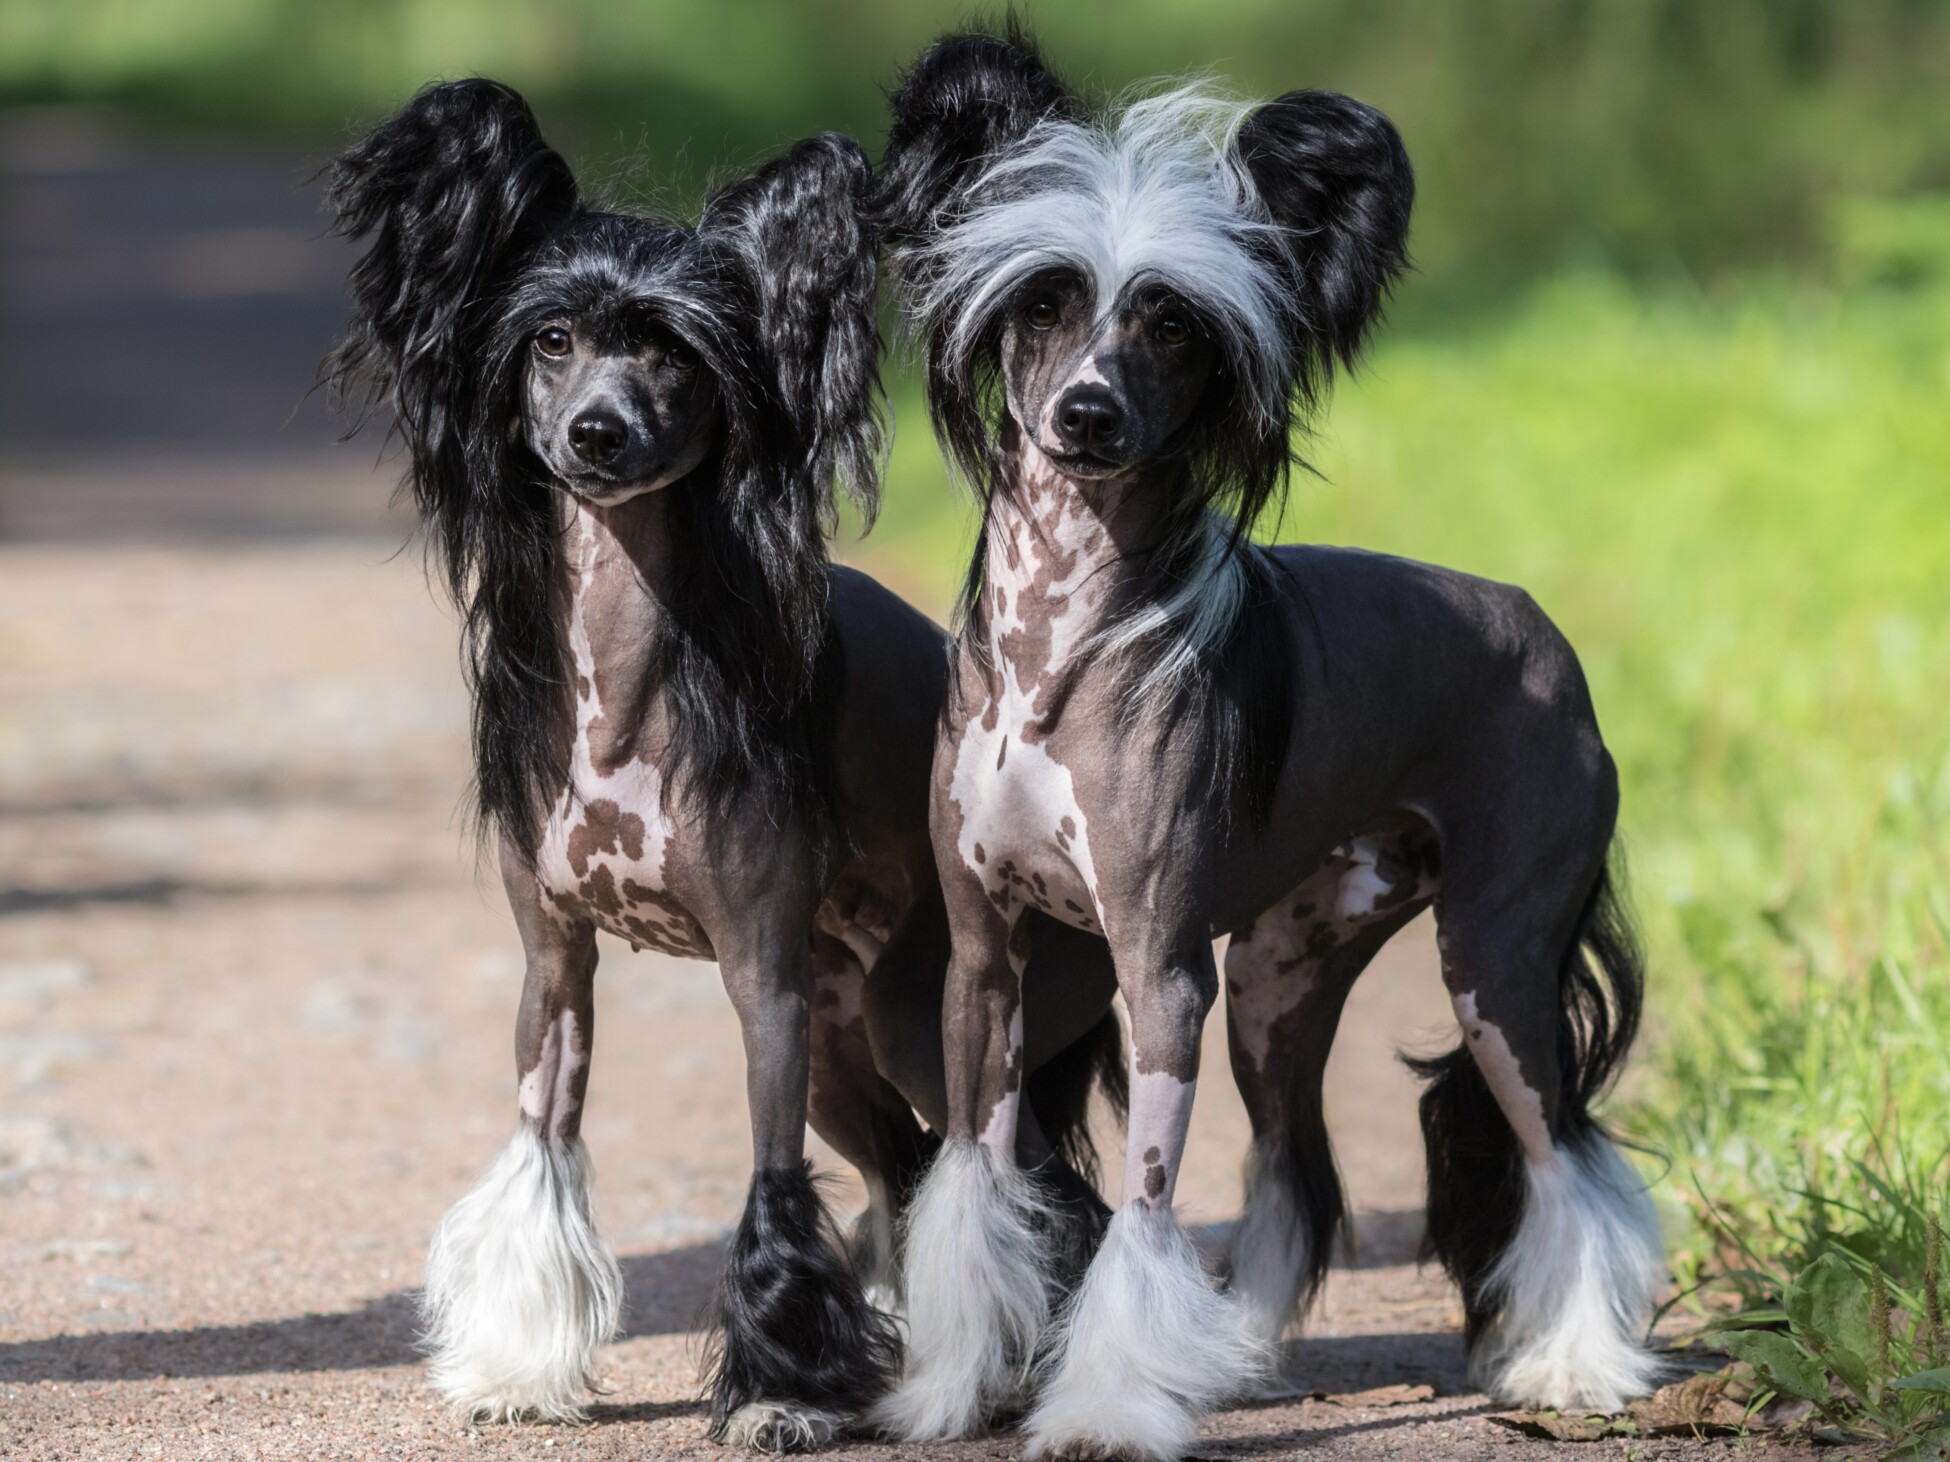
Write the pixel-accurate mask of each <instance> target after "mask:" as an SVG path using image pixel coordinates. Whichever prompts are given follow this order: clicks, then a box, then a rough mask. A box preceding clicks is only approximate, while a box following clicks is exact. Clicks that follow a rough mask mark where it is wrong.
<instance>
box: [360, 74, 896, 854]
mask: <svg viewBox="0 0 1950 1462" xmlns="http://www.w3.org/2000/svg"><path fill="white" fill-rule="evenodd" d="M870 180H871V173H870V171H869V169H868V166H867V162H866V159H865V157H864V155H862V153H861V152H860V149H859V148H858V147H857V146H856V145H855V144H853V143H852V142H851V141H849V140H847V139H845V138H842V137H838V136H832V135H829V136H825V137H820V138H816V139H812V140H810V141H807V142H803V143H801V144H799V145H798V146H797V147H795V148H794V149H792V151H791V152H789V153H788V154H786V155H785V156H783V157H780V158H778V159H775V160H774V161H772V162H771V163H768V164H767V165H766V166H765V167H763V168H761V169H760V170H759V171H758V172H756V173H755V174H753V175H752V176H750V177H747V178H745V179H742V180H740V181H738V182H736V183H733V184H732V185H730V186H729V187H727V188H726V189H724V190H723V191H721V192H720V193H718V194H717V195H716V196H714V197H713V198H712V199H711V200H710V201H709V202H708V203H707V205H706V208H705V212H704V217H703V220H702V222H701V223H700V225H699V226H698V228H697V229H695V230H691V229H687V228H683V227H681V226H679V225H676V224H672V223H667V222H662V221H659V220H654V219H647V218H634V217H626V216H623V215H619V214H613V213H601V212H597V211H594V210H592V209H590V208H589V207H588V206H587V205H586V204H585V203H584V202H583V201H582V200H581V198H580V197H579V195H578V193H577V190H576V187H575V182H574V179H573V177H572V175H571V173H570V170H569V167H568V164H567V163H566V162H564V161H563V159H562V158H561V156H560V155H559V154H557V153H556V152H555V151H553V150H552V149H551V148H549V146H548V145H547V143H546V142H544V141H543V139H542V135H541V132H540V129H539V127H538V126H537V124H536V122H535V118H534V115H533V113H532V112H530V110H529V108H528V106H527V104H526V103H525V102H523V101H522V99H521V98H520V97H519V96H518V95H517V94H516V93H515V92H513V91H512V90H510V89H509V88H507V87H505V86H502V85H500V84H498V83H496V82H492V81H486V80H472V81H462V82H453V83H447V84H443V85H438V86H433V87H430V88H428V89H427V90H426V91H424V92H422V93H421V94H420V95H419V96H418V97H416V98H415V99H414V100H413V101H412V102H411V103H409V104H408V105H407V106H406V107H405V108H404V109H403V110H402V111H400V113H399V114H398V115H396V116H395V117H393V118H392V119H391V120H390V121H388V122H386V123H385V124H383V125H382V126H380V127H379V128H378V129H377V130H376V131H374V132H373V133H372V134H371V135H370V136H368V137H367V138H365V139H364V140H363V141H361V142H359V143H357V144H356V145H354V146H353V147H351V148H349V149H347V150H346V152H345V153H343V154H342V155H341V156H340V157H339V158H338V160H337V161H336V162H335V163H334V164H333V165H332V167H331V169H330V176H329V183H328V187H327V193H326V204H327V207H328V209H329V210H330V212H331V213H332V215H333V218H334V226H335V229H336V231H337V232H339V233H340V234H343V235H345V236H347V237H350V238H354V239H369V240H370V244H369V246H368V249H367V252H366V254H365V255H364V256H363V257H362V258H361V259H360V261H359V263H358V264H357V265H356V266H355V267H354V269H353V272H352V277H351V292H352V299H353V313H352V318H351V321H350V323H349V324H348V325H347V327H346V330H345V332H344V334H343V336H342V337H341V339H340V341H339V343H338V345H337V346H336V347H335V348H334V350H333V351H332V353H331V355H330V356H328V357H327V359H326V361H325V363H324V366H323V367H322V369H321V374H322V376H323V378H324V379H325V380H326V381H327V382H329V383H330V384H331V386H332V387H333V389H334V391H335V392H336V393H337V394H338V395H339V396H340V398H341V399H342V400H343V399H352V400H354V401H356V402H359V403H361V404H363V405H364V406H366V407H368V408H369V407H370V406H372V405H375V404H378V403H379V402H381V401H384V402H386V403H388V404H390V405H391V407H392V410H393V414H394V425H393V430H394V431H395V432H396V433H397V434H398V435H399V436H400V438H401V439H402V440H403V441H404V443H405V445H406V447H407V451H408V456H409V466H408V476H407V480H408V482H409V483H410V485H411V489H412V493H413V497H414V500H415V502H416V504H417V505H418V507H419V509H420V513H421V516H422V518H423V520H424V521H425V523H426V525H427V529H428V534H429V542H430V546H431V549H432V550H433V552H434V553H435V554H436V555H437V556H438V558H439V560H440V563H441V568H442V572H443V577H444V579H445V581H446V584H447V587H448V589H449V591H450V592H451V593H452V595H453V597H454V599H455V601H456V602H457V603H458V604H459V606H460V607H461V610H462V612H463V616H464V619H465V638H464V656H463V658H464V664H465V667H466V670H467V676H468V682H469V687H470V689H471V691H472V693H473V700H474V762H475V796H476V805H477V810H478V814H479V821H480V824H481V827H482V830H483V831H484V832H485V831H488V830H495V831H498V832H499V833H500V834H501V835H502V836H503V839H504V842H505V843H506V844H507V845H508V846H510V847H512V848H513V849H514V850H516V851H517V852H518V854H519V855H521V856H524V857H531V858H532V857H533V855H534V853H535V851H536V850H537V847H538V844H539V832H540V827H541V823H542V819H543V817H544V815H545V812H546V808H547V806H548V804H549V802H550V801H551V799H552V798H553V797H554V796H555V795H556V794H557V793H558V792H559V791H560V789H561V787H562V786H563V784H564V782H565V780H566V774H567V752H568V735H569V728H570V725H571V718H570V706H571V702H570V697H569V684H570V680H571V676H570V674H569V669H568V656H567V647H566V644H565V643H564V637H563V633H562V618H563V614H562V611H563V609H564V607H565V606H564V602H563V593H564V587H565V583H566V573H565V568H564V564H563V561H562V550H561V532H562V523H563V510H562V502H561V500H560V496H559V493H558V491H557V489H556V488H555V487H554V485H553V484H552V482H551V480H550V476H549V473H548V471H547V469H546V468H545V466H544V464H543V463H542V462H541V461H540V460H539V459H538V458H537V457H536V456H535V455H534V453H533V452H532V451H531V450H530V449H529V447H528V446H527V443H526V439H525V435H524V434H523V433H521V432H519V431H517V430H513V429H512V428H513V426H514V424H515V423H516V422H517V421H518V420H519V417H520V414H521V410H522V394H521V391H522V378H523V369H524V360H525V356H524V350H525V346H526V340H527V338H528V335H529V334H531V333H532V330H533V328H534V327H535V326H537V325H539V324H540V323H542V317H543V316H546V315H547V314H549V313H550V312H551V311H557V310H568V311H574V312H580V311H585V310H586V311H595V312H602V311H615V310H618V309H621V308H624V307H626V306H630V305H633V304H647V305H648V306H649V307H650V308H652V309H653V310H654V311H655V312H656V313H658V314H659V315H660V316H661V319H662V323H663V324H664V325H665V326H666V327H667V328H669V329H670V330H671V331H672V332H673V333H675V334H676V335H678V336H679V337H680V338H682V339H683V340H685V342H686V343H687V344H688V345H690V346H691V347H692V348H693V349H694V350H696V351H697V353H698V355H699V357H700V359H701V360H702V361H703V363H704V365H705V366H706V368H708V369H709V370H710V371H712V373H713V375H714V377H715V378H716V381H717V384H718V386H719V388H720V399H721V400H722V402H723V403H724V410H725V418H726V425H725V430H724V434H723V440H722V441H721V442H720V443H719V444H718V446H717V448H716V450H715V451H713V452H712V453H711V454H710V455H709V457H708V458H707V460H706V462H705V463H704V465H703V466H701V467H700V468H699V469H698V471H697V472H696V473H695V474H693V476H692V477H691V478H689V479H687V480H686V481H685V482H684V483H683V484H681V485H679V486H678V487H676V488H673V489H671V491H672V492H673V493H674V494H675V496H674V498H673V514H672V516H673V520H674V523H675V525H676V529H675V531H677V532H678V533H680V534H681V535H682V537H683V540H684V541H683V542H682V544H681V545H680V552H679V554H678V555H677V557H678V558H679V560H680V561H681V562H682V563H684V564H685V565H686V569H687V578H686V581H685V583H684V584H683V585H682V587H681V592H680V594H679V595H678V602H677V603H676V604H674V605H673V606H672V613H671V614H669V615H668V616H667V617H666V618H667V620H668V624H667V625H666V627H665V632H664V634H663V637H662V642H661V643H660V644H659V645H658V646H657V651H658V655H659V657H660V667H659V668H660V669H661V671H662V673H663V677H664V687H665V690H666V692H667V694H668V696H669V700H670V704H671V706H672V710H673V715H672V721H673V727H672V746H671V760H672V765H671V766H670V767H669V768H667V770H668V771H670V772H671V773H672V774H673V775H672V776H669V777H667V778H666V785H667V786H668V785H670V783H671V782H672V781H674V780H676V777H675V775H674V774H675V773H676V772H677V771H679V770H680V769H681V770H684V771H687V772H688V773H689V775H688V776H687V777H686V778H685V779H684V785H685V786H686V787H687V789H689V790H690V791H691V792H692V793H693V794H694V795H698V796H701V797H702V798H703V799H704V801H705V802H706V804H707V805H709V806H710V807H712V808H713V809H717V808H721V807H722V805H723V803H724V801H725V800H726V799H728V798H731V797H734V796H737V795H739V794H741V793H743V792H745V791H747V790H751V789H754V788H758V787H762V788H763V789H764V790H765V792H766V793H767V794H768V795H767V806H768V807H776V808H778V809H779V811H780V812H782V813H793V812H814V813H816V812H817V811H818V810H819V809H820V807H821V806H822V804H823V800H824V797H825V795H826V788H825V785H824V780H823V778H824V768H825V765H826V756H825V749H824V739H823V738H824V735H825V728H826V726H827V724H828V712H829V711H830V705H829V704H828V702H829V701H830V696H829V695H828V694H826V692H828V691H830V689H831V688H832V685H833V682H834V677H835V676H836V675H837V673H838V670H837V661H836V656H837V646H836V644H835V643H834V642H833V640H832V636H831V634H830V623H829V618H828V613H827V608H828V605H827V596H828V576H827V566H826V565H827V559H826V549H825V541H824V531H825V530H826V529H827V528H828V527H829V526H830V525H831V523H832V520H833V517H834V512H835V501H834V480H835V478H836V477H838V478H839V479H841V480H843V481H844V482H845V483H846V484H847V485H848V487H849V488H850V489H851V490H852V492H853V493H854V495H855V496H856V498H857V499H858V500H859V501H860V503H861V506H862V508H863V510H864V511H866V512H867V513H868V514H869V515H871V513H872V510H873V507H874V503H875V494H876V478H877V468H878V463H879V458H880V441H881V432H880V416H879V406H880V397H879V380H878V375H877V363H876V357H877V350H876V347H877V340H876V337H875V328H876V327H875V317H874V308H873V305H874V282H875V266H874V252H875V239H874V236H873V233H872V231H871V229H870V227H868V226H867V224H866V223H865V222H864V208H865V205H866V202H867V190H868V187H869V184H870Z"/></svg>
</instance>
